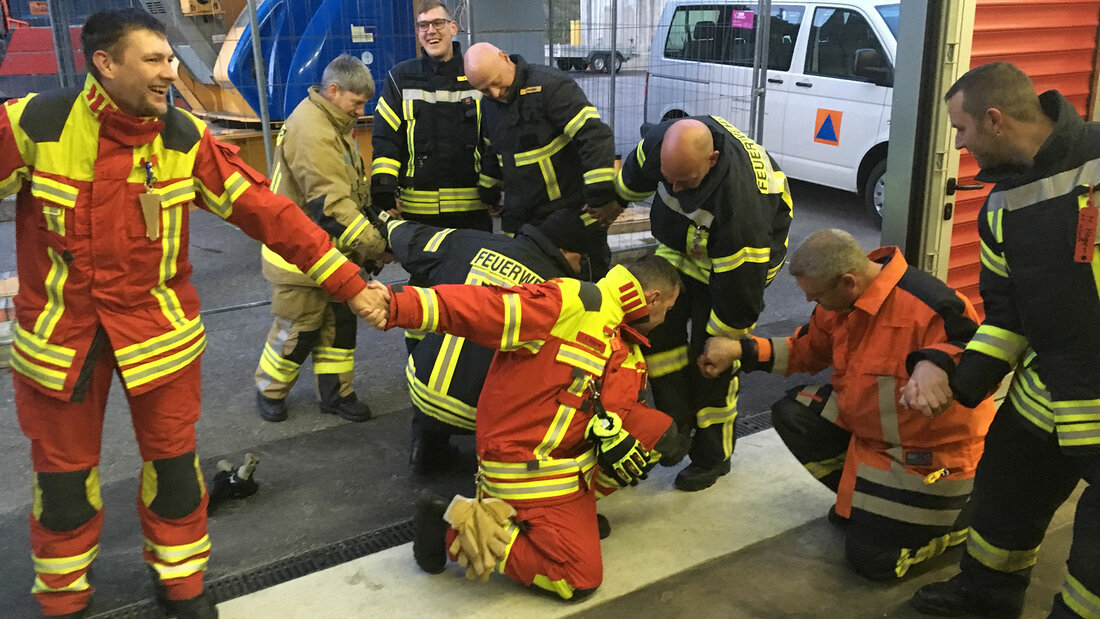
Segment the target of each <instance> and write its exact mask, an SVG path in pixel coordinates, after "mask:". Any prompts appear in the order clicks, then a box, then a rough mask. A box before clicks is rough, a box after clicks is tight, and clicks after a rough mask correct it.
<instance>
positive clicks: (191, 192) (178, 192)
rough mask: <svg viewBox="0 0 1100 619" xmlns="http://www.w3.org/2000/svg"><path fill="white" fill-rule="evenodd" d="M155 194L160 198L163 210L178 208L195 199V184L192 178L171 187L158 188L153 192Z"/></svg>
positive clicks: (175, 183) (177, 182)
mask: <svg viewBox="0 0 1100 619" xmlns="http://www.w3.org/2000/svg"><path fill="white" fill-rule="evenodd" d="M153 193H155V194H156V195H158V196H160V198H161V205H160V207H161V208H168V207H170V206H176V205H177V204H183V203H185V202H190V201H191V200H194V199H195V182H194V180H192V179H190V178H186V179H184V180H182V181H176V182H174V183H172V184H171V185H165V186H163V187H157V188H156V189H154V190H153Z"/></svg>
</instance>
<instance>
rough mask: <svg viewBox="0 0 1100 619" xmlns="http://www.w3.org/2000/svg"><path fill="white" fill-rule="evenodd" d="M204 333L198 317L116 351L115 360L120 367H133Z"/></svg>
mask: <svg viewBox="0 0 1100 619" xmlns="http://www.w3.org/2000/svg"><path fill="white" fill-rule="evenodd" d="M203 331H204V330H203V326H202V320H200V319H199V317H198V316H196V317H194V318H192V319H191V320H188V321H186V322H184V323H183V324H181V325H180V326H178V327H176V328H175V329H173V330H171V331H169V332H167V333H162V334H160V335H158V336H156V337H151V338H149V339H147V340H145V341H144V342H138V343H137V344H131V345H130V346H126V347H125V348H120V349H118V350H116V351H115V359H116V360H117V361H118V364H119V366H126V365H133V364H135V363H138V362H140V361H144V360H145V359H148V358H150V357H155V356H157V355H160V354H163V353H165V352H168V351H169V350H171V349H173V348H176V347H177V346H180V345H182V344H183V343H184V342H188V341H190V340H192V339H194V338H195V337H196V336H199V335H201V334H202V333H203Z"/></svg>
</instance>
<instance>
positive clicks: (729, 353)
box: [695, 337, 742, 378]
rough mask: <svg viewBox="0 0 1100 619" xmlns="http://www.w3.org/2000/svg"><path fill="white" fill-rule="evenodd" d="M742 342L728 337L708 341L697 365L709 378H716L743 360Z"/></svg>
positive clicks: (713, 338) (697, 360)
mask: <svg viewBox="0 0 1100 619" xmlns="http://www.w3.org/2000/svg"><path fill="white" fill-rule="evenodd" d="M741 354H742V353H741V341H740V340H735V339H731V338H728V337H712V338H709V339H707V343H706V345H705V346H704V347H703V352H702V354H700V355H699V358H698V359H696V361H695V363H696V364H697V365H698V366H699V371H700V372H702V374H703V376H706V377H707V378H714V377H715V376H718V375H719V374H721V373H722V372H725V371H726V370H727V369H729V367H730V366H731V365H733V362H734V361H736V360H738V359H740V358H741Z"/></svg>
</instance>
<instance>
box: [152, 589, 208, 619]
mask: <svg viewBox="0 0 1100 619" xmlns="http://www.w3.org/2000/svg"><path fill="white" fill-rule="evenodd" d="M163 608H164V614H165V615H167V616H169V617H176V619H218V607H217V606H215V605H214V599H213V598H211V597H210V594H209V593H207V592H205V591H203V592H202V593H200V594H198V595H197V596H195V597H193V598H191V599H189V600H165V601H164V607H163Z"/></svg>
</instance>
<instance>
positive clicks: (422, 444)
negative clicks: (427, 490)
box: [409, 436, 462, 477]
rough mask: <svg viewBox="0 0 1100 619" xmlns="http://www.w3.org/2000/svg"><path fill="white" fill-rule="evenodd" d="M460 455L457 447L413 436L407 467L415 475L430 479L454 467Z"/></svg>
mask: <svg viewBox="0 0 1100 619" xmlns="http://www.w3.org/2000/svg"><path fill="white" fill-rule="evenodd" d="M461 454H462V452H461V451H460V450H459V449H458V447H455V446H454V445H452V444H450V443H445V442H444V443H441V442H435V441H424V440H421V439H420V438H419V437H415V436H414V437H413V439H412V444H411V445H410V446H409V466H410V467H411V468H412V472H413V474H415V475H420V476H422V477H432V476H435V475H439V474H441V473H446V472H447V471H449V470H450V469H451V468H452V467H454V466H456V465H457V464H458V461H459V458H460V456H461Z"/></svg>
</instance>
